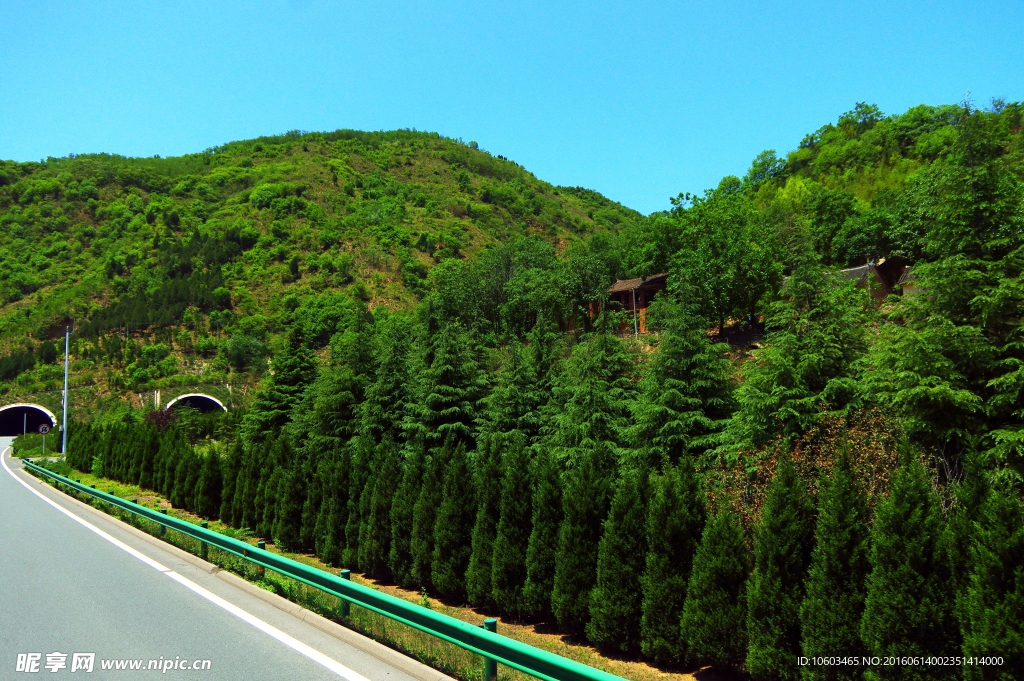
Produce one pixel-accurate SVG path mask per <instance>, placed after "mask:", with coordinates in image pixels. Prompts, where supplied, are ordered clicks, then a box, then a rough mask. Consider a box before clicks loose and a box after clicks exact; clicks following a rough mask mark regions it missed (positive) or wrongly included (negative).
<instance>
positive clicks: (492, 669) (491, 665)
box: [484, 618, 498, 681]
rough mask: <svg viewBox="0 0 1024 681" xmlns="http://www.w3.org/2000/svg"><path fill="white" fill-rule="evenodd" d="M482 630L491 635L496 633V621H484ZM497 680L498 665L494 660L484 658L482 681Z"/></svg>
mask: <svg viewBox="0 0 1024 681" xmlns="http://www.w3.org/2000/svg"><path fill="white" fill-rule="evenodd" d="M484 629H486V630H487V631H489V632H491V633H494V634H496V633H498V620H496V619H493V618H491V619H486V620H484ZM497 678H498V663H497V661H496V660H495V659H494V658H491V657H485V658H484V681H495V680H496V679H497Z"/></svg>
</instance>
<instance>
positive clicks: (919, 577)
mask: <svg viewBox="0 0 1024 681" xmlns="http://www.w3.org/2000/svg"><path fill="white" fill-rule="evenodd" d="M944 530H945V528H944V524H943V521H942V514H941V511H940V510H939V502H938V499H937V497H936V495H935V492H934V491H933V490H932V487H931V485H930V484H929V481H928V477H927V474H926V473H925V470H924V466H923V465H921V462H920V461H919V460H918V459H917V458H915V457H913V456H912V455H910V454H909V453H907V452H904V454H903V462H902V463H901V465H900V467H899V468H898V469H897V471H896V473H895V474H894V475H893V479H892V482H891V484H890V488H889V496H888V497H886V498H884V499H882V501H881V502H880V503H879V504H878V508H877V510H876V512H875V522H874V526H873V527H872V531H871V541H872V543H871V573H870V575H869V576H868V581H867V596H866V597H865V604H864V615H863V617H862V618H861V627H860V631H861V638H862V639H863V641H864V644H865V646H866V647H867V649H868V653H869V654H870V655H874V656H878V657H887V656H921V657H922V658H923V657H927V656H930V655H935V656H945V655H955V654H956V653H957V651H958V650H959V649H960V641H958V640H957V639H958V634H959V632H958V631H957V627H956V623H955V620H954V618H953V603H954V599H955V596H956V594H955V593H953V590H952V588H951V579H950V576H951V575H950V570H949V566H948V564H947V556H946V551H945V546H944V540H945V532H944ZM956 674H957V670H955V669H951V668H946V667H936V666H927V665H924V664H920V665H906V666H899V667H885V666H882V667H870V668H868V670H867V676H868V678H870V679H895V678H899V679H922V680H923V679H938V678H954V677H955V676H956Z"/></svg>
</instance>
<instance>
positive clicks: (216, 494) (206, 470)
mask: <svg viewBox="0 0 1024 681" xmlns="http://www.w3.org/2000/svg"><path fill="white" fill-rule="evenodd" d="M223 487H224V478H223V473H222V471H221V461H220V454H218V453H217V452H216V450H214V451H211V452H209V453H207V454H206V455H205V456H204V457H203V463H202V465H201V466H200V470H199V479H198V480H197V481H196V493H195V495H196V500H195V506H196V514H198V515H200V516H202V517H204V518H217V516H218V514H219V513H220V500H221V493H222V491H223Z"/></svg>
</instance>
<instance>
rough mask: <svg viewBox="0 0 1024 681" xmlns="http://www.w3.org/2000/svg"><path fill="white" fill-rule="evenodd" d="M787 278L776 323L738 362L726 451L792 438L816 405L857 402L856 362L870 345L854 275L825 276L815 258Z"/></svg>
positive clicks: (840, 406)
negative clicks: (757, 346)
mask: <svg viewBox="0 0 1024 681" xmlns="http://www.w3.org/2000/svg"><path fill="white" fill-rule="evenodd" d="M788 283H789V290H790V297H789V298H788V299H787V300H783V301H781V302H779V303H778V304H776V306H775V307H774V314H773V315H772V317H771V319H770V321H769V322H768V324H769V326H773V327H775V328H777V329H778V330H777V331H774V332H772V333H771V334H769V336H768V342H767V344H766V346H765V347H764V348H763V349H762V350H758V351H755V352H754V354H753V357H752V358H751V361H748V362H746V363H745V364H744V365H743V369H742V381H741V382H740V386H739V387H738V388H737V390H736V400H737V402H738V407H739V408H738V409H737V411H736V412H735V413H734V414H733V416H732V420H731V422H730V424H729V426H728V428H727V431H726V434H725V438H724V440H725V443H726V444H725V445H724V447H723V450H722V451H724V452H726V453H728V454H729V455H730V456H735V455H736V452H738V451H740V450H751V449H756V448H758V447H761V446H763V445H765V444H767V443H768V441H769V440H771V439H772V438H774V437H777V436H780V435H781V436H784V437H786V438H787V439H788V440H790V441H792V440H793V439H794V438H796V437H799V436H800V435H803V433H805V432H806V431H807V430H808V429H809V428H810V427H811V425H812V424H813V423H814V422H815V420H816V419H817V418H818V416H819V415H820V414H821V413H823V412H831V413H837V414H845V413H847V412H848V411H849V410H851V409H855V408H858V407H860V406H861V405H862V401H861V397H860V391H859V387H858V383H857V380H856V378H857V375H856V369H857V364H856V362H857V360H859V359H860V358H862V357H863V355H864V354H865V353H866V351H867V342H866V338H865V321H866V319H867V314H866V311H865V309H864V307H863V305H864V304H865V300H864V296H863V293H862V292H861V291H857V290H856V289H854V288H853V285H852V282H843V283H840V282H836V281H834V280H832V279H830V278H828V277H823V276H822V275H821V272H820V269H819V268H818V267H817V266H816V264H815V263H814V262H811V263H809V264H808V265H807V266H806V267H805V268H803V269H801V270H799V271H798V272H796V273H794V275H793V276H792V277H791V278H790V281H789V282H788Z"/></svg>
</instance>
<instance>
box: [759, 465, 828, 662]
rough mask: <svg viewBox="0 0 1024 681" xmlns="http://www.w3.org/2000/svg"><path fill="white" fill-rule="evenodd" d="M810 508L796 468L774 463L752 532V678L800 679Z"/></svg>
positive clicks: (811, 527) (811, 526)
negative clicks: (802, 608)
mask: <svg viewBox="0 0 1024 681" xmlns="http://www.w3.org/2000/svg"><path fill="white" fill-rule="evenodd" d="M813 533H814V507H813V506H812V505H811V502H810V500H809V499H808V495H807V488H806V486H805V485H804V482H803V481H802V480H801V479H800V478H799V476H798V475H797V473H796V467H795V466H794V465H793V462H792V461H791V460H790V459H789V458H788V457H787V458H783V459H782V460H781V461H779V466H778V468H777V469H776V472H775V477H774V478H773V479H772V482H771V485H770V486H769V488H768V496H767V498H766V499H765V503H764V506H763V507H762V509H761V518H760V521H759V522H758V524H757V527H756V528H755V531H754V572H753V575H752V576H751V579H750V585H749V587H748V589H747V635H748V637H749V638H748V641H749V642H748V646H749V647H748V652H747V670H748V671H749V672H750V674H751V676H753V677H754V678H755V679H785V680H786V681H795V679H797V678H799V676H800V668H799V667H798V666H797V664H796V658H797V657H798V656H799V655H800V652H801V651H800V604H801V603H802V602H803V599H804V578H805V576H806V574H807V566H808V564H809V563H810V556H811V550H812V548H813Z"/></svg>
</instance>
